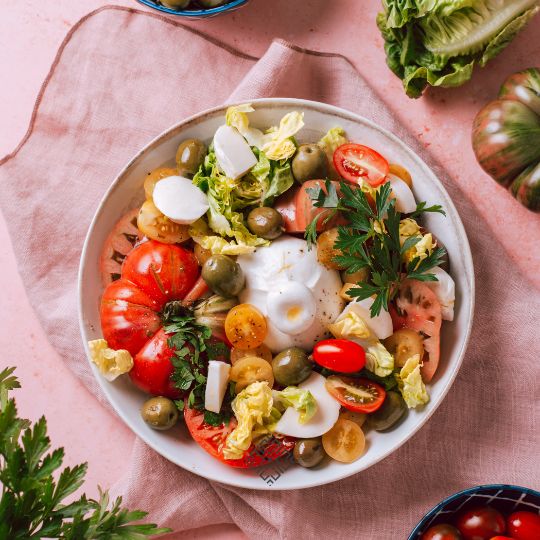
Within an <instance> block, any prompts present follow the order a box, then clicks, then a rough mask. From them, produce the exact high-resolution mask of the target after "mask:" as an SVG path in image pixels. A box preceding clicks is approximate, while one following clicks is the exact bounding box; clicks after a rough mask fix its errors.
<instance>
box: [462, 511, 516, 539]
mask: <svg viewBox="0 0 540 540" xmlns="http://www.w3.org/2000/svg"><path fill="white" fill-rule="evenodd" d="M456 526H457V528H458V529H459V532H460V533H461V534H462V535H463V538H464V539H465V540H490V538H491V537H492V536H497V535H498V534H504V533H505V532H506V524H505V522H504V517H503V516H502V514H501V513H500V512H498V511H497V510H495V509H494V508H491V507H490V506H483V507H480V508H472V509H471V510H467V511H466V512H464V513H463V514H461V515H460V516H459V517H458V519H457V521H456Z"/></svg>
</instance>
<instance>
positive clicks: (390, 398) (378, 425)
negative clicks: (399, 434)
mask: <svg viewBox="0 0 540 540" xmlns="http://www.w3.org/2000/svg"><path fill="white" fill-rule="evenodd" d="M406 412H407V405H406V404H405V401H403V398H402V397H401V395H400V394H399V393H398V392H393V391H390V392H387V393H386V398H385V399H384V403H383V404H382V406H381V408H380V409H377V410H376V411H375V412H374V413H372V414H370V415H369V416H368V420H369V425H370V427H372V428H373V429H374V430H375V431H385V430H387V429H390V428H391V427H392V426H393V425H394V424H395V423H396V422H397V421H398V420H399V419H400V418H401V417H402V416H403V415H404V414H405V413H406Z"/></svg>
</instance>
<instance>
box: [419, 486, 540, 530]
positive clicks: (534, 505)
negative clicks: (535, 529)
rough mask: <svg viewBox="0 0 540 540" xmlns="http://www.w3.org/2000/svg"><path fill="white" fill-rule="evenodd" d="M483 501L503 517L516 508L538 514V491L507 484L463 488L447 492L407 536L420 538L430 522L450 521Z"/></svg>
mask: <svg viewBox="0 0 540 540" xmlns="http://www.w3.org/2000/svg"><path fill="white" fill-rule="evenodd" d="M484 505H489V506H492V507H493V508H495V509H496V510H499V512H501V513H502V514H503V515H504V516H505V517H506V516H508V515H509V514H511V513H512V512H515V511H516V510H528V511H529V512H536V513H538V514H540V492H538V491H535V490H534V489H529V488H524V487H519V486H509V485H506V484H489V485H486V486H477V487H473V488H470V489H465V490H463V491H460V492H459V493H456V494H454V495H450V497H447V498H446V499H444V501H442V502H440V503H439V504H438V505H437V506H435V507H434V508H432V509H431V510H430V511H429V512H428V513H427V514H426V515H425V516H424V517H423V518H422V520H421V521H420V523H419V524H418V525H417V526H416V527H415V528H414V530H413V532H412V533H411V534H410V536H409V538H408V540H419V539H420V537H421V536H422V534H423V533H425V532H426V531H427V530H428V529H429V528H430V527H431V526H432V525H438V524H439V523H450V524H451V523H453V522H454V519H455V517H456V515H457V514H458V513H461V512H462V511H465V510H468V509H469V508H472V507H474V506H484Z"/></svg>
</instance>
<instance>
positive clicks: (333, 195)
mask: <svg viewBox="0 0 540 540" xmlns="http://www.w3.org/2000/svg"><path fill="white" fill-rule="evenodd" d="M391 190H392V188H391V185H390V183H389V182H386V183H384V184H383V185H382V186H380V187H379V188H378V189H377V190H376V192H375V200H374V201H370V200H368V198H367V196H366V194H365V193H364V192H363V191H362V190H361V189H358V188H357V187H353V186H352V185H351V184H348V183H346V182H343V181H342V182H340V184H339V193H338V190H337V189H336V186H335V184H334V183H332V182H331V181H329V180H326V181H325V184H324V188H323V187H322V186H317V187H314V188H308V189H307V190H306V191H307V192H308V195H309V196H310V198H311V199H312V201H313V206H314V207H316V208H324V209H326V211H325V212H322V213H320V214H319V215H317V216H316V217H315V218H314V219H313V220H312V222H311V223H310V224H309V225H308V227H307V228H306V233H305V238H306V240H307V242H308V247H309V248H311V247H312V246H313V244H314V243H315V242H316V239H317V225H318V224H319V221H320V220H321V219H322V220H323V221H322V222H323V223H326V222H328V220H329V219H331V218H332V217H333V216H335V215H336V213H337V212H341V213H343V214H344V215H345V216H346V218H347V220H348V224H347V225H342V226H339V227H338V236H337V240H336V241H335V243H334V247H335V248H336V249H338V250H339V251H340V252H341V254H340V255H337V256H336V257H335V258H334V260H335V262H336V263H338V264H339V265H340V266H341V267H343V268H344V269H345V270H346V272H347V273H351V274H352V273H355V272H358V271H360V270H362V269H364V268H367V269H369V271H370V278H369V281H367V282H358V283H357V284H356V286H355V287H352V288H350V289H349V290H348V291H347V294H348V295H349V296H351V297H353V298H356V299H358V300H364V299H366V298H369V297H370V296H375V301H374V302H373V305H372V306H371V316H372V317H375V316H377V315H378V314H379V313H380V312H381V310H382V309H385V310H386V311H388V305H389V302H390V301H391V300H392V299H393V297H394V296H395V295H396V293H397V290H398V287H399V284H400V283H401V282H402V281H403V280H405V279H417V280H419V281H436V280H437V278H436V277H435V275H434V274H429V273H426V272H428V271H429V270H430V269H431V268H433V267H434V266H437V265H438V264H440V263H441V262H442V259H443V257H444V254H445V250H444V249H443V248H440V247H439V248H436V249H434V250H433V251H432V252H431V253H430V254H428V255H427V256H426V257H425V258H423V259H421V258H420V257H415V258H414V259H413V260H411V261H410V262H409V263H407V264H404V263H403V258H404V257H403V256H404V254H405V253H406V252H408V251H409V250H410V249H411V248H413V247H414V246H415V245H416V244H417V243H418V242H420V241H421V240H422V237H421V236H420V235H414V236H411V237H409V238H407V239H405V241H404V243H403V245H401V241H400V234H399V225H400V222H401V217H402V216H401V214H400V212H398V211H397V210H396V208H395V203H396V201H395V198H393V197H391ZM340 195H341V196H340ZM425 212H438V213H441V214H443V215H446V214H445V212H444V210H443V209H442V207H441V206H440V205H433V206H429V207H428V206H427V205H426V203H425V202H420V203H419V204H418V205H417V207H416V210H415V211H414V212H413V213H412V214H410V217H416V218H417V217H419V216H421V215H422V214H423V213H425Z"/></svg>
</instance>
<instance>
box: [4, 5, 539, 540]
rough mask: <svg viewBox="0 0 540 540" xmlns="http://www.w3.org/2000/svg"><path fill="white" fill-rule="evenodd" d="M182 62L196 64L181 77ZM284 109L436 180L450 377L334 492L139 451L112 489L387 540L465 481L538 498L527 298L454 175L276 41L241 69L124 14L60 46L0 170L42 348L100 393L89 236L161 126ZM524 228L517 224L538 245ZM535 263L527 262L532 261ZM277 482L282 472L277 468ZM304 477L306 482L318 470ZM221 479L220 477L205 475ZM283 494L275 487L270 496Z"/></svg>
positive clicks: (211, 44) (275, 529) (329, 73)
mask: <svg viewBox="0 0 540 540" xmlns="http://www.w3.org/2000/svg"><path fill="white" fill-rule="evenodd" d="M194 67H196V69H194ZM271 96H284V97H298V98H307V99H313V100H318V101H323V102H327V103H331V104H335V105H338V106H342V107H346V108H348V109H350V110H352V111H354V112H357V113H359V114H361V115H363V116H366V117H368V118H370V119H371V120H373V121H375V122H377V123H378V124H380V125H382V126H384V127H386V128H387V129H389V130H390V131H392V132H393V133H395V134H396V135H398V136H399V137H400V138H402V139H403V140H404V141H405V142H407V144H409V145H410V146H411V147H412V148H413V149H415V150H416V151H417V152H418V153H419V154H420V155H422V156H423V158H424V159H425V160H426V161H427V162H428V163H429V164H430V165H431V166H432V167H433V168H434V169H435V170H436V171H437V173H438V175H439V177H440V178H441V179H442V181H443V183H444V184H445V186H446V188H447V190H448V191H449V192H450V195H451V196H452V197H453V199H454V201H455V202H456V205H457V206H458V210H459V211H460V214H461V217H462V219H463V222H464V224H465V227H466V229H467V231H468V234H469V239H470V242H471V247H472V251H473V255H474V258H475V267H476V280H477V290H478V294H477V304H476V305H477V307H476V314H475V324H474V330H473V334H472V338H471V343H470V346H469V349H468V352H467V355H466V358H465V361H464V364H463V367H462V369H461V371H460V373H459V375H458V378H457V380H456V382H455V384H454V386H453V388H452V390H451V391H450V393H449V395H448V396H447V398H446V400H445V402H444V403H443V404H442V405H441V407H440V408H439V410H438V411H437V412H436V413H435V414H434V416H433V417H432V419H431V420H430V421H429V422H428V424H427V425H426V426H425V427H424V428H423V429H422V430H421V431H420V432H419V433H418V434H417V435H416V436H415V437H414V438H413V439H412V440H410V441H409V442H408V443H407V444H405V445H404V446H403V447H402V448H400V449H399V450H398V451H397V452H395V453H394V454H393V455H392V456H390V457H389V458H387V459H385V460H384V461H383V462H381V463H379V464H378V465H376V466H374V467H372V468H370V469H369V470H367V471H364V472H363V473H360V474H358V475H356V476H354V477H351V478H349V479H347V480H344V481H340V482H338V483H335V484H331V485H327V486H322V487H319V488H313V489H309V490H302V491H294V492H279V491H272V492H258V491H249V490H243V489H239V488H231V487H228V486H224V485H221V484H219V483H218V482H214V481H212V482H209V481H206V480H204V479H201V478H199V477H197V476H194V475H193V474H191V473H189V472H187V471H185V470H183V469H181V468H178V467H176V466H174V465H172V464H171V463H169V462H168V461H166V460H165V459H163V458H162V457H161V456H159V455H158V454H156V453H155V452H154V451H152V450H151V449H150V448H148V447H146V446H145V445H144V443H142V442H141V441H137V443H136V445H135V448H134V451H133V455H132V458H131V468H130V471H129V473H128V475H127V476H126V478H125V479H124V481H123V482H122V484H121V485H119V486H117V487H116V491H117V492H118V493H122V494H123V495H124V497H125V501H126V503H127V504H128V505H129V506H131V507H138V508H144V509H146V510H148V511H150V517H151V518H152V520H154V521H156V522H158V523H160V524H162V525H168V526H170V527H172V528H173V529H174V530H175V531H182V530H188V529H192V528H197V527H201V526H204V525H210V524H220V523H232V522H234V523H236V524H237V525H238V526H239V527H240V528H241V529H242V530H243V531H244V532H245V533H246V534H247V535H249V536H252V537H259V538H265V539H266V538H291V539H292V538H322V537H326V536H328V535H332V536H333V537H336V538H362V539H381V540H382V539H384V540H388V539H394V538H396V539H400V538H406V537H407V534H408V532H409V531H410V530H411V529H412V528H413V526H414V524H415V523H416V521H418V519H419V518H420V516H421V515H422V514H423V513H424V512H425V511H426V510H427V509H428V508H429V507H431V506H432V505H433V504H435V503H436V502H437V501H439V500H440V499H441V498H443V497H444V496H446V495H448V494H450V493H451V492H453V491H457V490H458V489H461V488H464V487H467V486H470V485H473V484H479V483H488V482H509V483H517V484H522V485H527V486H531V487H534V488H537V489H538V488H539V487H540V468H539V467H538V447H539V442H540V440H539V434H538V408H539V407H538V403H539V401H540V392H539V385H538V383H537V381H538V377H539V376H540V362H539V361H538V358H539V353H540V349H539V346H538V337H539V328H540V318H539V315H538V313H539V311H540V309H539V308H540V294H539V292H538V290H536V289H534V287H532V286H531V282H533V281H535V280H537V277H538V274H539V273H538V270H539V268H538V266H533V267H531V268H529V272H528V277H529V278H530V281H527V276H526V274H525V273H524V272H523V268H522V269H521V270H520V269H518V268H517V266H516V264H515V263H513V262H512V257H514V258H516V257H519V254H520V249H519V246H516V247H515V250H514V251H513V252H512V253H510V254H508V253H506V252H505V251H504V250H503V249H502V248H501V245H500V243H499V242H498V241H497V237H496V234H502V233H503V231H501V232H494V231H490V230H489V228H488V227H487V226H486V224H485V221H484V219H483V218H482V216H481V215H479V214H478V213H477V212H476V210H475V208H474V207H473V206H472V205H471V203H470V202H469V200H468V198H467V195H466V190H464V189H463V190H462V189H461V188H463V187H464V186H463V185H460V184H459V179H450V178H449V177H448V176H447V175H446V174H445V173H444V171H442V170H441V169H440V168H439V167H437V165H436V164H435V163H433V161H432V160H431V159H430V156H429V155H427V154H426V151H425V149H423V148H421V147H420V145H419V144H417V142H416V141H415V140H414V139H413V138H412V137H411V136H410V134H409V133H408V131H407V129H406V128H405V127H404V126H402V125H399V124H398V123H397V122H396V121H395V119H394V117H393V116H392V114H391V112H390V111H389V109H388V108H387V107H386V106H385V104H384V103H383V102H382V101H381V100H380V99H379V98H378V97H377V96H376V95H375V93H374V92H373V91H372V90H371V88H370V87H369V86H368V85H367V83H366V82H365V81H364V80H363V79H362V78H361V77H360V75H359V74H358V73H357V72H356V71H355V70H354V68H353V67H352V65H351V64H350V63H349V62H348V61H347V59H346V58H344V57H341V56H338V55H334V54H324V53H315V52H313V51H306V50H303V49H299V48H297V47H294V46H292V45H290V44H287V43H283V42H280V41H276V42H274V43H273V44H272V45H271V47H270V48H269V49H268V51H267V52H266V54H265V55H264V56H263V57H262V58H260V59H257V58H253V57H250V56H247V55H244V54H242V53H241V52H239V51H235V50H233V49H231V48H229V47H226V46H224V45H223V44H221V43H218V42H216V41H215V40H212V39H209V38H207V37H205V36H203V35H200V34H198V33H197V32H195V31H193V30H189V29H186V28H184V27H182V26H181V25H180V24H178V23H177V22H174V21H172V20H170V19H165V18H162V17H160V16H156V15H153V14H148V13H143V12H139V11H137V10H132V9H127V8H113V7H110V8H105V9H101V10H98V11H97V12H95V13H93V14H91V15H90V16H88V17H85V18H84V19H83V20H81V21H80V22H79V23H78V24H77V25H76V27H75V28H74V29H73V30H72V31H71V32H70V34H69V36H68V38H67V39H66V41H65V42H64V44H63V45H62V47H61V49H60V51H59V53H58V56H57V58H56V60H55V62H54V65H53V67H52V69H51V72H50V75H49V77H48V79H47V81H46V83H45V84H44V86H43V89H42V91H41V93H40V95H39V98H38V101H37V103H36V108H35V110H34V114H33V117H32V121H31V126H30V128H29V131H28V133H27V135H26V137H25V138H24V140H23V141H22V143H21V145H20V146H19V147H18V148H17V149H16V151H15V152H14V153H13V154H11V155H9V156H7V157H6V158H4V159H3V160H2V161H1V162H0V186H1V197H0V205H1V208H2V211H3V212H4V215H5V218H6V222H7V223H8V227H9V228H10V231H11V234H12V238H13V246H14V250H15V253H16V255H17V257H18V261H19V265H20V271H21V275H22V277H23V280H24V282H25V285H26V287H27V291H28V295H29V298H30V302H31V303H32V305H33V306H34V308H35V309H36V312H37V313H38V316H39V317H40V319H41V321H42V323H43V325H44V328H45V330H46V331H47V333H48V335H50V337H51V341H52V343H53V344H54V345H55V347H56V348H57V349H58V351H59V352H60V353H61V355H62V356H63V358H64V359H65V361H66V362H67V363H68V365H69V366H70V367H71V368H72V369H73V371H74V372H75V373H76V374H77V375H78V376H79V377H81V379H82V380H83V381H84V382H85V383H86V384H87V385H88V387H89V388H90V389H91V390H92V391H93V392H94V394H95V395H96V396H97V397H100V393H99V390H98V387H97V384H96V382H95V380H94V379H93V377H92V375H91V373H90V371H89V370H88V367H87V361H86V359H85V358H84V352H83V350H82V346H81V342H80V336H79V331H78V322H77V312H76V297H77V294H76V289H77V269H78V263H79V257H80V251H81V247H82V244H83V240H84V236H85V234H86V230H87V228H88V225H89V223H90V220H91V217H92V215H93V213H94V211H95V208H96V206H97V204H98V203H99V200H100V199H101V197H102V195H103V193H104V192H105V190H106V189H107V187H108V185H109V184H110V182H111V181H112V179H113V178H114V176H115V175H116V173H117V172H118V171H119V170H120V169H121V167H122V166H123V165H124V164H125V163H126V162H127V161H128V160H129V159H130V158H131V157H132V156H133V155H134V154H135V153H136V152H137V150H138V149H139V148H140V147H141V146H143V145H144V144H145V143H147V142H148V140H150V139H151V138H153V137H154V136H156V135H157V134H158V133H160V132H161V131H162V130H163V129H165V128H167V127H168V126H170V125H171V124H173V123H174V122H177V121H178V120H180V119H182V118H184V117H186V116H188V115H191V114H193V113H195V112H198V111H200V110H202V109H205V108H208V107H211V106H214V105H218V104H221V103H223V102H226V101H229V100H230V101H237V100H249V99H251V98H257V97H271ZM538 224H539V222H538V216H535V215H533V214H531V216H530V220H529V222H528V223H524V224H523V228H524V229H523V230H524V231H527V234H530V235H538V236H539V237H540V234H539V227H538ZM534 260H537V259H533V261H534ZM285 474H286V473H285ZM314 474H316V473H314ZM216 480H219V479H216ZM276 487H279V483H278V484H277V485H276Z"/></svg>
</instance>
